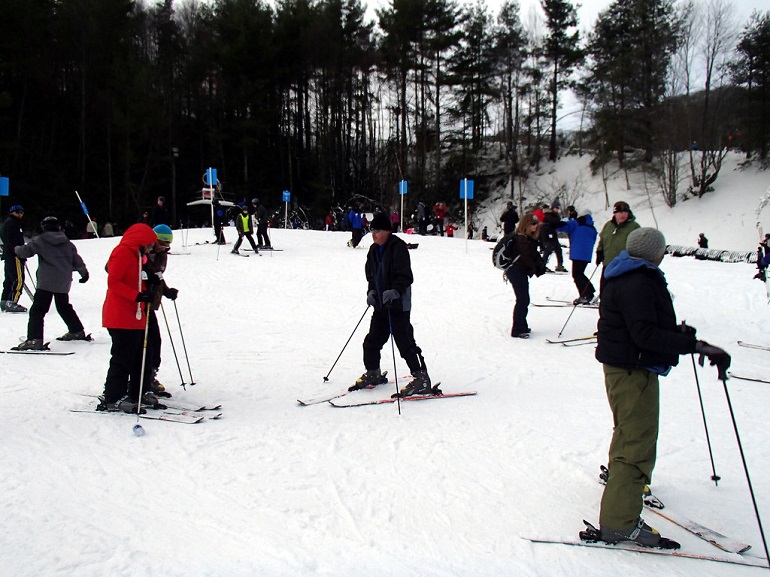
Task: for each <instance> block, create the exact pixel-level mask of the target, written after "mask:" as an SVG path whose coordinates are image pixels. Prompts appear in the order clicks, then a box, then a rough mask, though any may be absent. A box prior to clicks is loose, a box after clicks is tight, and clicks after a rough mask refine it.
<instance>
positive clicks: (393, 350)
mask: <svg viewBox="0 0 770 577" xmlns="http://www.w3.org/2000/svg"><path fill="white" fill-rule="evenodd" d="M388 326H389V327H390V351H391V354H392V355H393V377H394V378H395V381H396V404H397V405H398V414H399V416H400V415H401V391H399V390H398V370H397V369H396V346H395V343H394V340H395V339H394V338H393V320H392V319H391V318H390V307H388Z"/></svg>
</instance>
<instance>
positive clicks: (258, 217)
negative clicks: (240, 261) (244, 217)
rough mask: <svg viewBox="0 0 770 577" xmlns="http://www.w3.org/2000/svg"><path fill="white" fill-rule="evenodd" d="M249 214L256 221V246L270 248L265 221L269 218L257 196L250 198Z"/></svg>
mask: <svg viewBox="0 0 770 577" xmlns="http://www.w3.org/2000/svg"><path fill="white" fill-rule="evenodd" d="M251 214H253V215H254V220H255V221H256V223H257V248H266V249H270V248H272V247H271V246H270V237H269V236H268V235H267V221H268V220H269V219H268V214H267V209H266V208H265V205H264V204H262V202H261V201H260V200H259V199H258V198H252V199H251ZM330 230H331V229H330Z"/></svg>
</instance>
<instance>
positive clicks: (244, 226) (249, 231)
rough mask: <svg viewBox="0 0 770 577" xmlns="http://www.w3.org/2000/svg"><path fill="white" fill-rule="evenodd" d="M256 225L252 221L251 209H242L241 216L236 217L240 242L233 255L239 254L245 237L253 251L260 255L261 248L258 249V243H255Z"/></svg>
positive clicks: (238, 241) (236, 228) (236, 243)
mask: <svg viewBox="0 0 770 577" xmlns="http://www.w3.org/2000/svg"><path fill="white" fill-rule="evenodd" d="M253 228H254V224H253V221H252V220H251V215H250V214H249V207H248V206H243V207H241V214H238V215H236V216H235V230H237V231H238V240H237V241H236V242H235V246H234V247H233V250H231V251H230V252H232V253H233V254H239V250H238V249H239V248H241V243H243V237H246V238H247V239H248V241H249V244H251V248H252V250H253V251H254V252H255V253H257V254H259V248H257V245H256V243H255V242H254V230H253Z"/></svg>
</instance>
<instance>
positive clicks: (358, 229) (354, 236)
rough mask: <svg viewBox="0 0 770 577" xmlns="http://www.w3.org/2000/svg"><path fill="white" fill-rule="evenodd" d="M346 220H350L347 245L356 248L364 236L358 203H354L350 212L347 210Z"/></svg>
mask: <svg viewBox="0 0 770 577" xmlns="http://www.w3.org/2000/svg"><path fill="white" fill-rule="evenodd" d="M348 221H349V222H350V231H351V233H350V240H349V241H348V246H349V247H351V248H356V247H357V246H358V244H359V243H360V242H361V239H362V238H363V237H364V223H363V215H362V214H361V208H360V207H359V206H358V205H354V206H353V207H352V208H351V209H350V212H348Z"/></svg>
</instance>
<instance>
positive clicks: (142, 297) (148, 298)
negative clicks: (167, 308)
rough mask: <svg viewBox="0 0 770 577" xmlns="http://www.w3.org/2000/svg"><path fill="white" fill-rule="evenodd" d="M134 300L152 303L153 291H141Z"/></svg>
mask: <svg viewBox="0 0 770 577" xmlns="http://www.w3.org/2000/svg"><path fill="white" fill-rule="evenodd" d="M134 300H135V301H136V302H138V303H151V302H152V293H151V292H150V291H143V292H140V293H139V294H138V295H136V298H135V299H134Z"/></svg>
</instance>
